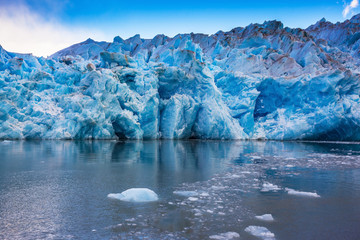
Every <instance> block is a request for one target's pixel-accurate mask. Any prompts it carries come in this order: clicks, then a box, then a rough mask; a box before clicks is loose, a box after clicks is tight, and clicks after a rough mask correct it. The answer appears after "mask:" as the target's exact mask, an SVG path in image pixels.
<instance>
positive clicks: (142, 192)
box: [107, 188, 159, 202]
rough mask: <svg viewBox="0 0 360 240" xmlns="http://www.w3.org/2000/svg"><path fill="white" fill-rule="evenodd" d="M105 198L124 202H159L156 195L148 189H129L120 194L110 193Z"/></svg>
mask: <svg viewBox="0 0 360 240" xmlns="http://www.w3.org/2000/svg"><path fill="white" fill-rule="evenodd" d="M107 197H108V198H113V199H118V200H121V201H125V202H154V201H157V200H159V197H158V195H157V194H156V193H155V192H154V191H152V190H150V189H148V188H130V189H128V190H126V191H123V192H122V193H110V194H108V196H107Z"/></svg>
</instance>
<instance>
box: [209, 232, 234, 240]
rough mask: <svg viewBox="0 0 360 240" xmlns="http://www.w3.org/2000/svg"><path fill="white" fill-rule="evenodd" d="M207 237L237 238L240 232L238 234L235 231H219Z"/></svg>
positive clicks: (218, 238)
mask: <svg viewBox="0 0 360 240" xmlns="http://www.w3.org/2000/svg"><path fill="white" fill-rule="evenodd" d="M209 238H210V239H214V240H230V239H238V238H240V234H238V233H237V232H226V233H220V234H217V235H211V236H210V237H209Z"/></svg>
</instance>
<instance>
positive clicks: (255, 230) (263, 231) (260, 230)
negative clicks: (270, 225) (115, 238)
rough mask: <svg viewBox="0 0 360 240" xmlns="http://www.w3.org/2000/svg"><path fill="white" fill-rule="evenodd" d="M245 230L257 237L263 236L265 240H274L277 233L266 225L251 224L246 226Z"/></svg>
mask: <svg viewBox="0 0 360 240" xmlns="http://www.w3.org/2000/svg"><path fill="white" fill-rule="evenodd" d="M245 232H248V233H250V234H251V235H254V236H255V237H259V238H262V239H264V240H272V239H275V235H274V234H273V233H272V232H270V231H269V229H267V228H266V227H260V226H249V227H247V228H245Z"/></svg>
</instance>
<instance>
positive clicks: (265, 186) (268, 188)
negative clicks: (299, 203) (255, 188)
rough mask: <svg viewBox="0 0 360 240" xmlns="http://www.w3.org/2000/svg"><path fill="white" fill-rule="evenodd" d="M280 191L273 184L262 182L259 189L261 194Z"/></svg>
mask: <svg viewBox="0 0 360 240" xmlns="http://www.w3.org/2000/svg"><path fill="white" fill-rule="evenodd" d="M279 190H281V188H280V187H279V186H277V185H275V184H272V183H269V182H264V183H263V185H262V188H261V190H260V191H261V192H277V191H279Z"/></svg>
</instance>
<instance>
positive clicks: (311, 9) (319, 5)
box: [0, 0, 360, 57]
mask: <svg viewBox="0 0 360 240" xmlns="http://www.w3.org/2000/svg"><path fill="white" fill-rule="evenodd" d="M359 12H360V7H359V0H299V1H297V0H221V1H214V0H201V1H196V0H179V1H164V0H155V1H150V0H147V1H146V0H133V1H129V0H127V1H123V0H100V1H99V0H97V1H89V0H0V45H1V46H2V47H3V48H4V49H6V50H7V51H12V52H20V53H33V54H34V55H35V56H45V57H46V56H49V55H51V54H53V53H54V52H56V51H58V50H61V49H63V48H65V47H68V46H70V45H72V44H75V43H78V42H82V41H84V40H86V39H88V38H92V39H94V40H97V41H112V40H113V38H114V37H115V36H120V37H122V38H124V39H126V38H129V37H131V36H133V35H135V34H140V36H141V37H142V38H153V37H154V36H155V35H157V34H165V35H167V36H170V37H173V36H175V35H176V34H178V33H190V32H194V33H206V34H214V33H216V32H217V31H219V30H223V31H229V30H231V29H233V28H235V27H245V26H247V25H249V24H251V23H263V22H264V21H265V20H279V21H282V22H283V23H284V25H285V26H288V27H301V28H306V27H308V26H309V25H311V24H314V23H315V22H317V21H318V20H320V19H321V18H323V17H325V18H326V19H327V20H328V21H331V22H334V23H335V22H338V21H340V22H342V21H344V20H346V19H348V18H351V16H353V15H354V14H357V13H359Z"/></svg>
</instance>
